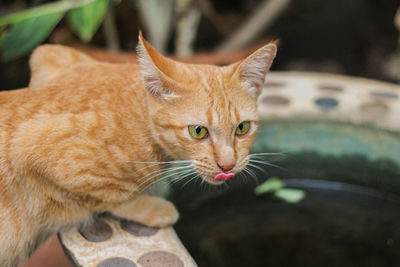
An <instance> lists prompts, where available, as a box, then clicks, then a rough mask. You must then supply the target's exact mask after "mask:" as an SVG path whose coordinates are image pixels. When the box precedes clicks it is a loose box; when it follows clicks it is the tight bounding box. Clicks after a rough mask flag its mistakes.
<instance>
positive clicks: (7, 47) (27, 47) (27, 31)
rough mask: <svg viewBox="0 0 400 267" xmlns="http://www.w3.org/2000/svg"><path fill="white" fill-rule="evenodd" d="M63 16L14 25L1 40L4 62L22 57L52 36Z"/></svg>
mask: <svg viewBox="0 0 400 267" xmlns="http://www.w3.org/2000/svg"><path fill="white" fill-rule="evenodd" d="M62 16H63V12H62V11H58V12H55V13H49V14H46V15H42V16H38V17H34V18H30V19H26V20H23V21H20V22H18V23H16V24H14V25H13V26H12V28H11V30H10V31H9V32H7V33H6V34H5V35H4V36H3V37H2V38H1V39H0V51H1V55H2V58H3V59H4V60H10V59H14V58H17V57H19V56H22V55H24V54H26V53H28V52H29V51H31V50H32V49H33V48H35V46H37V45H38V44H40V43H41V42H42V41H43V40H44V39H46V37H47V36H48V35H49V34H50V32H51V31H52V30H53V28H54V27H55V26H56V24H57V23H58V22H59V21H60V19H61V18H62Z"/></svg>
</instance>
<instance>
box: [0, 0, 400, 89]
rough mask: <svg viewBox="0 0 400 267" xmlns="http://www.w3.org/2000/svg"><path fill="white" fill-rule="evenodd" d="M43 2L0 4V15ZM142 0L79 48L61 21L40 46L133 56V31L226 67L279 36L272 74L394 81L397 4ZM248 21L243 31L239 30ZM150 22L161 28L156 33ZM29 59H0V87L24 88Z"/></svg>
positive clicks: (390, 0) (112, 14) (118, 12)
mask: <svg viewBox="0 0 400 267" xmlns="http://www.w3.org/2000/svg"><path fill="white" fill-rule="evenodd" d="M48 2H51V1H40V0H36V1H35V0H30V1H24V0H17V1H16V0H1V2H0V14H9V13H12V12H15V11H19V10H23V9H26V8H29V7H33V6H37V5H42V4H46V3H48ZM143 2H145V1H143V0H142V1H140V0H137V1H134V0H122V1H116V2H112V3H110V8H109V9H108V11H107V12H108V13H107V15H106V19H105V20H104V22H103V23H102V24H101V26H100V27H99V29H98V30H97V31H96V33H95V35H94V36H93V38H92V39H91V40H90V41H89V42H87V43H85V44H83V43H82V41H80V39H79V38H78V37H77V36H76V35H75V34H74V33H73V31H72V30H71V27H69V26H68V22H67V19H66V18H63V19H62V20H61V21H60V22H59V23H58V24H57V26H56V27H55V28H54V30H53V31H52V33H51V34H50V35H49V36H48V37H47V38H46V40H45V42H47V43H60V44H65V45H70V46H74V47H77V48H79V49H82V50H84V51H89V54H90V53H92V52H93V51H97V52H98V50H97V48H101V49H104V50H107V49H108V50H113V51H114V52H115V51H119V52H130V53H134V51H135V47H136V43H137V33H138V30H139V29H142V30H143V31H144V35H145V37H146V38H147V39H149V40H150V41H151V42H152V43H153V45H155V46H156V47H157V48H158V49H159V50H161V51H164V53H166V54H169V55H172V56H178V57H182V58H186V59H185V60H187V61H191V58H193V61H194V62H204V63H206V62H209V63H216V64H225V63H229V62H232V61H235V60H237V58H238V57H240V56H242V55H245V54H247V53H249V51H251V50H253V49H255V48H257V47H258V46H261V45H262V44H264V43H266V42H268V41H269V40H273V39H279V40H280V45H279V54H278V57H277V58H276V60H275V63H274V65H273V68H272V69H273V70H279V71H281V70H301V71H314V72H330V73H339V74H346V75H353V76H362V77H368V78H373V79H379V80H385V81H390V82H400V75H399V69H400V63H399V62H400V56H399V54H400V53H399V50H400V42H399V40H400V39H399V30H398V29H397V28H396V26H395V14H396V11H397V9H398V8H399V1H398V0H384V1H382V0H351V1H348V0H295V1H294V0H292V1H290V0H278V1H276V0H268V1H265V0H264V1H262V0H218V1H217V0H193V1H184V0H176V1H174V0H165V1H158V2H159V3H161V2H163V4H162V5H164V6H163V7H161V11H160V8H158V9H157V8H155V9H154V10H153V9H152V8H151V7H149V6H146V5H145V4H143ZM148 2H151V3H153V5H154V4H157V1H148ZM160 5H161V4H160ZM166 14H167V15H166ZM110 18H111V19H110ZM159 18H161V19H160V21H158V19H159ZM166 22H167V23H166ZM106 24H107V25H108V26H106ZM247 24H249V25H248V28H243V27H245V26H246V25H247ZM110 25H111V27H110ZM157 25H161V26H162V27H163V28H160V27H161V26H160V27H159V28H160V29H157ZM110 29H111V33H110ZM157 30H158V31H157ZM158 32H163V34H164V35H165V37H164V39H165V40H161V41H160V40H157V38H158V37H159V36H160V35H161V34H160V33H158ZM246 34H247V35H246ZM238 40H239V41H238ZM199 53H200V54H199ZM28 59H29V55H24V56H20V57H18V58H15V59H12V60H7V61H5V60H2V61H1V62H0V90H8V89H15V88H21V87H25V86H26V85H27V83H28V80H29V67H28ZM111 61H114V60H111ZM115 61H118V60H115Z"/></svg>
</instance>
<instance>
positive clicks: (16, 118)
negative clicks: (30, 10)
mask: <svg viewBox="0 0 400 267" xmlns="http://www.w3.org/2000/svg"><path fill="white" fill-rule="evenodd" d="M30 65H31V71H32V76H31V81H30V84H29V87H28V88H24V89H18V90H12V91H4V92H1V93H0V114H1V116H0V121H1V122H3V123H2V124H0V127H2V126H3V127H4V126H5V123H6V122H7V124H10V123H18V122H20V121H21V120H26V119H28V118H29V117H32V116H34V115H36V114H43V113H49V114H61V113H72V114H78V113H84V112H89V111H93V112H103V113H105V112H107V111H114V112H117V110H115V109H118V110H119V111H118V112H124V111H123V110H122V109H124V107H126V108H127V109H128V108H132V107H135V108H136V109H145V107H144V106H143V101H137V100H138V99H139V100H140V99H144V97H145V91H144V90H143V86H142V81H141V74H140V68H139V67H138V66H137V65H135V64H112V63H104V62H98V61H95V60H93V59H91V58H89V57H88V56H86V55H84V54H82V53H80V52H77V51H75V50H74V49H71V48H66V47H63V46H59V45H44V46H41V47H39V48H38V49H36V50H35V52H34V53H33V55H32V57H31V61H30ZM11 118H12V120H11Z"/></svg>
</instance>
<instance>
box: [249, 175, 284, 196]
mask: <svg viewBox="0 0 400 267" xmlns="http://www.w3.org/2000/svg"><path fill="white" fill-rule="evenodd" d="M284 185H285V184H284V183H283V182H282V181H281V180H280V179H279V178H278V177H271V178H269V179H268V180H266V181H265V182H264V183H262V184H260V185H259V186H257V187H256V188H255V189H254V194H256V195H262V194H267V193H272V192H275V191H276V190H279V189H281V188H282V187H283V186H284Z"/></svg>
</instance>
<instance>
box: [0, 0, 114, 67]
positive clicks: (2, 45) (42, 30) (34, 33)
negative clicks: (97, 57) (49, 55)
mask: <svg viewBox="0 0 400 267" xmlns="http://www.w3.org/2000/svg"><path fill="white" fill-rule="evenodd" d="M108 5H109V0H63V1H57V2H53V3H48V4H43V5H40V6H37V7H33V8H30V9H26V10H23V11H19V12H15V13H12V14H7V15H2V16H0V53H1V57H2V58H3V59H4V60H6V61H7V60H12V59H15V58H18V57H20V56H23V55H25V54H27V53H29V51H31V50H32V49H34V48H35V47H36V46H37V45H39V44H40V43H41V42H43V41H44V40H45V39H46V38H47V37H48V36H49V34H50V33H51V32H52V30H53V29H54V27H55V26H56V25H57V23H58V22H59V21H60V20H61V19H62V18H63V16H64V15H66V16H67V18H68V21H69V25H70V27H71V28H72V30H73V31H74V32H75V33H76V34H77V35H78V36H79V38H80V39H81V40H82V41H84V42H88V41H90V40H91V39H92V37H93V35H94V34H95V32H96V31H97V29H98V28H99V26H100V24H101V22H102V21H103V19H104V16H105V14H106V12H107V8H108Z"/></svg>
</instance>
